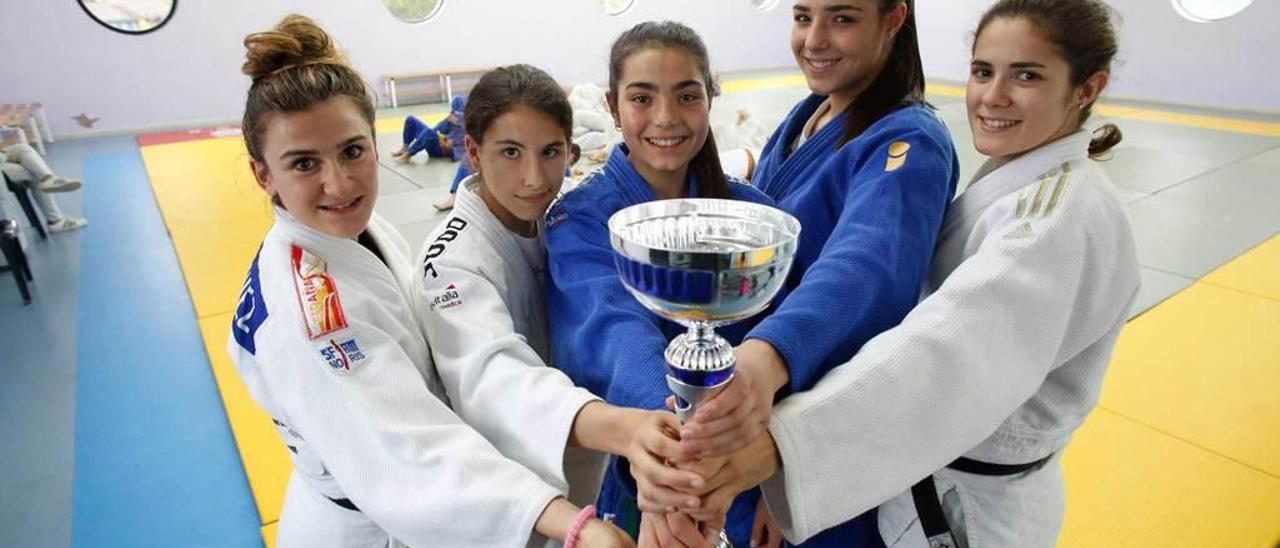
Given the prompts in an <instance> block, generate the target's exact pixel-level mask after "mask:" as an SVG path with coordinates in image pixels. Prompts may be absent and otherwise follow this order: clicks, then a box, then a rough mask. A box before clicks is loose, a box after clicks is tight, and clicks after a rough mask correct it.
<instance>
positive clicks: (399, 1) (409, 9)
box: [382, 0, 444, 23]
mask: <svg viewBox="0 0 1280 548" xmlns="http://www.w3.org/2000/svg"><path fill="white" fill-rule="evenodd" d="M382 5H384V6H386V7H387V11H390V12H391V14H392V15H394V16H396V17H397V18H399V19H400V20H401V21H404V22H406V23H422V22H424V21H426V20H428V19H431V18H432V17H435V16H436V14H438V13H440V8H442V7H444V0H382Z"/></svg>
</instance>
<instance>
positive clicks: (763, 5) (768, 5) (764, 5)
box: [751, 0, 778, 11]
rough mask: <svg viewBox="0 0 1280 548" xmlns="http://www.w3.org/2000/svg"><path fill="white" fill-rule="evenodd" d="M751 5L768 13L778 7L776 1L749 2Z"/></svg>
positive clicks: (760, 0) (755, 0)
mask: <svg viewBox="0 0 1280 548" xmlns="http://www.w3.org/2000/svg"><path fill="white" fill-rule="evenodd" d="M751 5H752V6H755V7H756V9H758V10H760V11H769V10H771V9H773V8H776V7H778V0H751Z"/></svg>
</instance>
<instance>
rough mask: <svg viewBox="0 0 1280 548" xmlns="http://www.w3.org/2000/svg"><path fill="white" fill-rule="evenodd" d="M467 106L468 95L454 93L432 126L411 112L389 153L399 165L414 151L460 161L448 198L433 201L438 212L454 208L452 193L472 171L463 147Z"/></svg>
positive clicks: (407, 159) (407, 161)
mask: <svg viewBox="0 0 1280 548" xmlns="http://www.w3.org/2000/svg"><path fill="white" fill-rule="evenodd" d="M466 107H467V98H466V97H463V96H461V95H455V96H454V97H453V100H452V101H450V102H449V115H448V116H446V117H445V118H444V119H443V120H440V123H438V124H436V125H435V127H432V126H428V125H427V124H426V122H423V121H422V120H420V119H418V117H416V116H413V115H412V114H411V115H409V116H407V117H405V119H404V130H403V133H402V135H401V141H402V143H403V145H402V146H401V147H400V150H397V151H395V152H393V153H391V157H392V158H393V159H395V161H396V162H399V163H401V164H407V163H409V160H410V159H411V158H413V156H414V155H415V154H417V153H419V152H423V151H426V153H427V156H430V157H432V158H448V159H449V160H451V161H454V162H461V163H460V164H458V171H457V172H455V173H454V175H453V183H452V184H451V185H450V186H449V197H448V198H447V199H445V200H444V201H442V202H439V203H436V204H434V206H435V208H436V209H437V210H440V211H445V210H447V209H450V208H452V207H453V196H454V193H456V192H457V191H458V183H460V182H462V180H463V179H466V178H467V176H468V175H471V173H472V172H473V171H475V170H473V169H472V168H471V164H470V160H469V159H468V158H467V151H466V148H465V147H463V145H462V141H463V138H464V137H465V136H466V125H467V123H466V118H465V117H464V115H463V112H464V111H465V110H466Z"/></svg>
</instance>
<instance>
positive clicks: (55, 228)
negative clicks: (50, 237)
mask: <svg viewBox="0 0 1280 548" xmlns="http://www.w3.org/2000/svg"><path fill="white" fill-rule="evenodd" d="M88 224H89V221H87V220H85V219H81V218H79V217H63V218H61V219H58V220H57V221H54V222H52V223H49V232H53V233H58V232H67V231H70V230H80V229H82V228H84V227H85V226H88Z"/></svg>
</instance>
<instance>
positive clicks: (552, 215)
mask: <svg viewBox="0 0 1280 548" xmlns="http://www.w3.org/2000/svg"><path fill="white" fill-rule="evenodd" d="M568 218H569V212H568V211H565V210H564V206H561V205H559V204H556V206H555V207H552V208H551V211H548V212H547V228H548V229H551V228H555V227H556V225H558V224H560V223H563V222H564V221H565V220H567V219H568Z"/></svg>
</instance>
